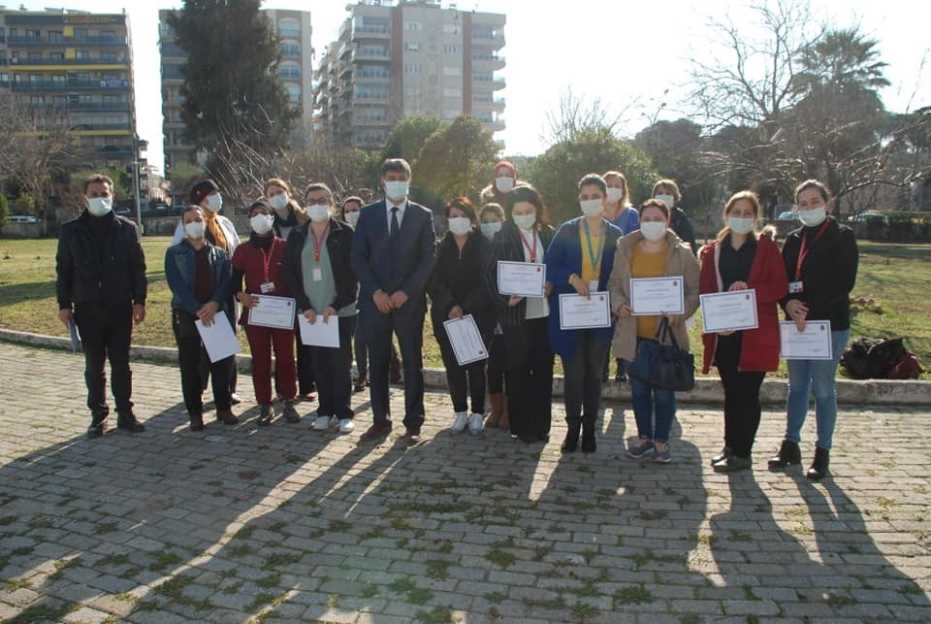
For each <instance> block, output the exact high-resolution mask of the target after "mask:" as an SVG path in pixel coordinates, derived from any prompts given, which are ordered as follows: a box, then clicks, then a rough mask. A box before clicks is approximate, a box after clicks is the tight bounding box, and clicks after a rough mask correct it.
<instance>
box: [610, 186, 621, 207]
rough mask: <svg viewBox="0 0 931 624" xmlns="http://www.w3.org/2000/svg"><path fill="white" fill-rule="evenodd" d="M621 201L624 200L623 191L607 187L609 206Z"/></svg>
mask: <svg viewBox="0 0 931 624" xmlns="http://www.w3.org/2000/svg"><path fill="white" fill-rule="evenodd" d="M622 199H624V189H619V188H615V187H613V186H609V187H608V203H609V204H616V203H618V202H619V201H621V200H622Z"/></svg>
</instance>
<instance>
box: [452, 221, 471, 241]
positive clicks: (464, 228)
mask: <svg viewBox="0 0 931 624" xmlns="http://www.w3.org/2000/svg"><path fill="white" fill-rule="evenodd" d="M449 231H450V232H452V233H453V234H456V235H458V236H462V235H463V234H468V233H469V232H471V231H472V222H471V221H469V219H468V218H467V217H451V218H450V219H449Z"/></svg>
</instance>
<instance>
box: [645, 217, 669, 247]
mask: <svg viewBox="0 0 931 624" xmlns="http://www.w3.org/2000/svg"><path fill="white" fill-rule="evenodd" d="M640 233H641V234H643V237H644V238H645V239H647V240H648V241H654V242H655V241H658V240H659V239H661V238H663V237H664V236H666V223H665V222H663V221H644V222H641V223H640Z"/></svg>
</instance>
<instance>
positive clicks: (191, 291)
mask: <svg viewBox="0 0 931 624" xmlns="http://www.w3.org/2000/svg"><path fill="white" fill-rule="evenodd" d="M205 223H206V219H205V218H204V211H203V209H201V207H200V206H195V205H191V206H188V207H187V208H186V209H185V210H184V212H183V213H182V214H181V224H180V225H181V229H182V231H183V232H184V238H183V239H182V240H181V242H180V243H177V244H176V245H172V246H171V247H169V248H168V251H167V252H166V253H165V279H166V280H167V281H168V287H169V288H170V289H171V321H172V322H171V326H172V330H174V334H175V342H177V343H178V364H179V367H180V369H181V391H182V393H183V394H184V406H185V407H186V408H187V413H188V417H189V418H190V420H191V431H203V429H204V415H203V414H204V404H203V400H202V399H201V395H202V394H203V386H202V381H201V374H200V362H201V358H203V359H205V360H206V361H208V362H209V361H210V360H209V358H208V356H207V353H206V350H205V348H204V343H203V340H202V338H201V336H200V332H199V331H198V329H197V323H198V322H200V323H201V324H203V325H204V326H206V327H209V326H211V325H213V324H214V322H215V317H216V316H217V313H218V312H219V313H221V316H222V314H223V313H225V314H227V316H228V317H231V316H232V313H231V312H230V311H229V310H227V309H226V306H227V305H228V301H229V299H230V279H231V269H230V259H229V256H228V255H226V252H225V251H223V250H222V249H220V248H219V247H216V246H214V245H213V244H211V243H209V242H207V240H206V235H207V228H206V224H205ZM227 322H229V319H228V320H227ZM233 365H234V363H233V357H232V356H230V357H226V358H222V359H220V360H218V361H216V362H213V363H212V364H211V365H210V377H211V380H212V383H213V402H214V405H215V407H216V410H217V420H218V421H220V422H221V423H223V424H224V425H235V424H236V423H238V422H239V419H237V418H236V417H235V416H234V415H233V412H232V411H231V410H230V405H231V403H230V387H229V379H230V369H232V368H233Z"/></svg>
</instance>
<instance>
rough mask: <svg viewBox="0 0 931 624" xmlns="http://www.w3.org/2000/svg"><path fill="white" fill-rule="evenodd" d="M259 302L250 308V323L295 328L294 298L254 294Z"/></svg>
mask: <svg viewBox="0 0 931 624" xmlns="http://www.w3.org/2000/svg"><path fill="white" fill-rule="evenodd" d="M252 296H253V297H255V298H256V299H257V300H258V303H257V304H256V305H255V306H254V307H252V308H250V309H249V325H259V326H261V327H271V328H273V329H294V299H292V298H290V297H272V296H271V295H252Z"/></svg>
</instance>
